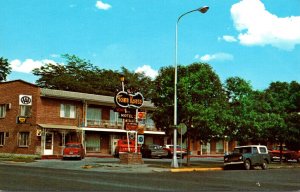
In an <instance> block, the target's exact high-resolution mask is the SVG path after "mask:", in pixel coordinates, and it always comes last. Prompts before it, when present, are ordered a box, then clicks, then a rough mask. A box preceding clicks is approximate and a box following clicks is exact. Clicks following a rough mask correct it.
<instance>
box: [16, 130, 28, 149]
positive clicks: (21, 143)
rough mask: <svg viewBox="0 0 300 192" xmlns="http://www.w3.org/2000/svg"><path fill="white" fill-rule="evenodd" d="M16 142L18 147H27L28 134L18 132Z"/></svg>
mask: <svg viewBox="0 0 300 192" xmlns="http://www.w3.org/2000/svg"><path fill="white" fill-rule="evenodd" d="M18 142H19V147H28V146H29V132H20V133H19V138H18Z"/></svg>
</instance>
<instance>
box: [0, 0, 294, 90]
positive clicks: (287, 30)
mask: <svg viewBox="0 0 300 192" xmlns="http://www.w3.org/2000/svg"><path fill="white" fill-rule="evenodd" d="M202 6H209V10H208V12H206V13H205V14H202V13H200V12H196V11H195V12H192V13H189V14H187V15H185V16H183V17H182V18H181V19H180V22H179V23H178V44H177V45H178V64H180V65H184V66H187V65H189V64H192V63H194V62H204V63H208V64H210V66H211V67H212V69H213V70H214V72H215V73H216V74H217V75H218V76H219V77H220V79H221V81H222V82H223V83H224V82H225V80H226V79H227V78H229V77H241V78H243V79H245V80H246V81H248V82H250V84H251V85H252V87H253V88H254V89H258V90H264V89H266V88H268V86H269V85H270V83H271V82H275V81H281V82H291V81H297V82H300V1H299V0H276V1H274V0H240V1H239V0H26V1H24V0H9V1H4V0H0V13H1V19H0V57H4V58H6V59H8V60H9V62H10V64H11V67H12V73H11V74H10V75H9V76H8V80H15V79H22V80H24V81H28V82H31V83H34V82H35V81H36V80H37V79H38V77H37V76H34V75H33V74H32V73H31V70H32V69H34V68H39V67H41V66H42V65H45V64H46V63H61V64H62V63H64V60H63V59H62V58H61V55H62V54H72V55H76V56H78V57H80V58H81V59H86V60H89V61H90V62H91V63H92V64H93V65H95V66H98V67H100V68H103V69H112V70H118V71H120V69H121V67H122V66H124V67H126V68H127V69H129V70H130V71H135V72H145V74H146V75H148V76H150V77H152V78H155V76H156V75H157V74H158V71H159V69H161V68H162V67H167V66H174V64H175V44H176V43H175V31H176V22H177V19H178V18H179V16H180V15H182V14H184V13H186V12H188V11H191V10H195V9H197V8H200V7H202ZM178 78H180V77H178Z"/></svg>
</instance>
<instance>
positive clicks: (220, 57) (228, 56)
mask: <svg viewBox="0 0 300 192" xmlns="http://www.w3.org/2000/svg"><path fill="white" fill-rule="evenodd" d="M195 59H199V60H200V61H202V62H209V61H212V60H216V61H225V60H233V55H231V54H229V53H215V54H211V55H210V54H206V55H203V56H200V55H196V56H195Z"/></svg>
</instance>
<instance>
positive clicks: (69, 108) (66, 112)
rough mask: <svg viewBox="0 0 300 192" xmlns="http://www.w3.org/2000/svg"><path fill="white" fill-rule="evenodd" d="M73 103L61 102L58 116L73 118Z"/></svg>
mask: <svg viewBox="0 0 300 192" xmlns="http://www.w3.org/2000/svg"><path fill="white" fill-rule="evenodd" d="M75 115H76V113H75V105H71V104H61V105H60V117H64V118H75Z"/></svg>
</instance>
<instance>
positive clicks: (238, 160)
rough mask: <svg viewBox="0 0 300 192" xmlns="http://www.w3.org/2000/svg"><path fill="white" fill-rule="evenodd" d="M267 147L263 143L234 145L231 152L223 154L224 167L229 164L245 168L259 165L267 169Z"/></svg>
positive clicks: (268, 156) (226, 167)
mask: <svg viewBox="0 0 300 192" xmlns="http://www.w3.org/2000/svg"><path fill="white" fill-rule="evenodd" d="M270 161H271V159H270V155H269V154H268V149H267V147H266V146H264V145H247V146H239V147H235V148H234V150H233V152H232V153H230V154H227V155H225V156H224V168H225V169H228V168H229V167H231V166H241V167H244V168H245V169H246V170H249V169H253V168H254V167H255V166H260V167H261V168H262V169H267V168H268V167H267V166H268V164H269V163H270Z"/></svg>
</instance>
